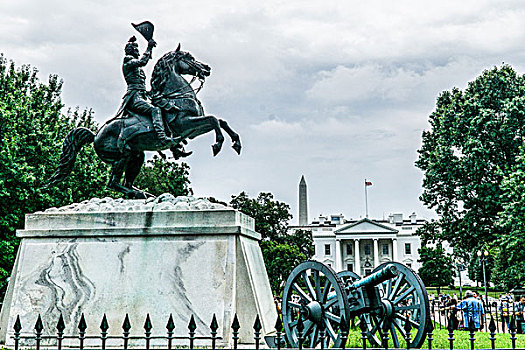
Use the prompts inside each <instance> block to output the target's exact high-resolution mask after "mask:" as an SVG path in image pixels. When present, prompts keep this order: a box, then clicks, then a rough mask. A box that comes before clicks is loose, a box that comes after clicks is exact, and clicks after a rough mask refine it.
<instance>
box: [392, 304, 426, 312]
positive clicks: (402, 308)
mask: <svg viewBox="0 0 525 350" xmlns="http://www.w3.org/2000/svg"><path fill="white" fill-rule="evenodd" d="M420 307H421V304H413V305H408V306H396V307H395V308H396V311H402V310H413V309H419V308H420Z"/></svg>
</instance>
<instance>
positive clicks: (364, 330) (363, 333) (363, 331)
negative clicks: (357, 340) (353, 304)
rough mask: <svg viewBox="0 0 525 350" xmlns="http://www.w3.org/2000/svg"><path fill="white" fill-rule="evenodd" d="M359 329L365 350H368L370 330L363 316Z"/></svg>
mask: <svg viewBox="0 0 525 350" xmlns="http://www.w3.org/2000/svg"><path fill="white" fill-rule="evenodd" d="M359 328H360V329H361V341H362V342H363V350H366V340H367V336H366V333H367V331H368V329H367V326H366V322H365V317H364V316H362V315H361V317H360V322H359Z"/></svg>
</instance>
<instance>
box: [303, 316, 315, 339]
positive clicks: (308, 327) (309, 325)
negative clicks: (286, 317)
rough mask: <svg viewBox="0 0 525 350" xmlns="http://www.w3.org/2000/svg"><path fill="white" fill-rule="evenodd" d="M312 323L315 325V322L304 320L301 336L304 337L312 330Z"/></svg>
mask: <svg viewBox="0 0 525 350" xmlns="http://www.w3.org/2000/svg"><path fill="white" fill-rule="evenodd" d="M312 325H315V323H313V322H312V321H310V320H306V321H304V330H303V337H305V338H306V335H307V334H308V333H309V332H310V331H311V330H312Z"/></svg>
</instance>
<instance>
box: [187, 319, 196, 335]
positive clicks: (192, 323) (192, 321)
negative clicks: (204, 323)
mask: <svg viewBox="0 0 525 350" xmlns="http://www.w3.org/2000/svg"><path fill="white" fill-rule="evenodd" d="M188 329H189V330H190V332H195V330H196V329H197V324H196V323H195V318H194V317H193V315H191V318H190V323H189V324H188Z"/></svg>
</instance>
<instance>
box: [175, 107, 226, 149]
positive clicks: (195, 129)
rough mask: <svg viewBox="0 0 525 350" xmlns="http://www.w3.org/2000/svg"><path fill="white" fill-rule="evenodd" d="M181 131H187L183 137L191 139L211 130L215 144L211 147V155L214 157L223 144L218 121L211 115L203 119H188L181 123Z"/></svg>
mask: <svg viewBox="0 0 525 350" xmlns="http://www.w3.org/2000/svg"><path fill="white" fill-rule="evenodd" d="M181 129H182V130H189V131H188V132H187V133H186V134H185V137H188V138H190V139H193V138H195V137H197V136H199V135H202V134H205V133H207V132H210V131H212V130H214V131H215V143H214V144H213V145H212V146H211V148H212V151H213V155H214V156H216V155H217V154H218V153H219V152H220V151H221V148H222V144H223V143H224V136H223V135H222V131H221V127H220V125H219V121H218V120H217V118H215V117H214V116H212V115H207V116H203V117H189V118H186V119H184V120H182V121H181Z"/></svg>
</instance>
